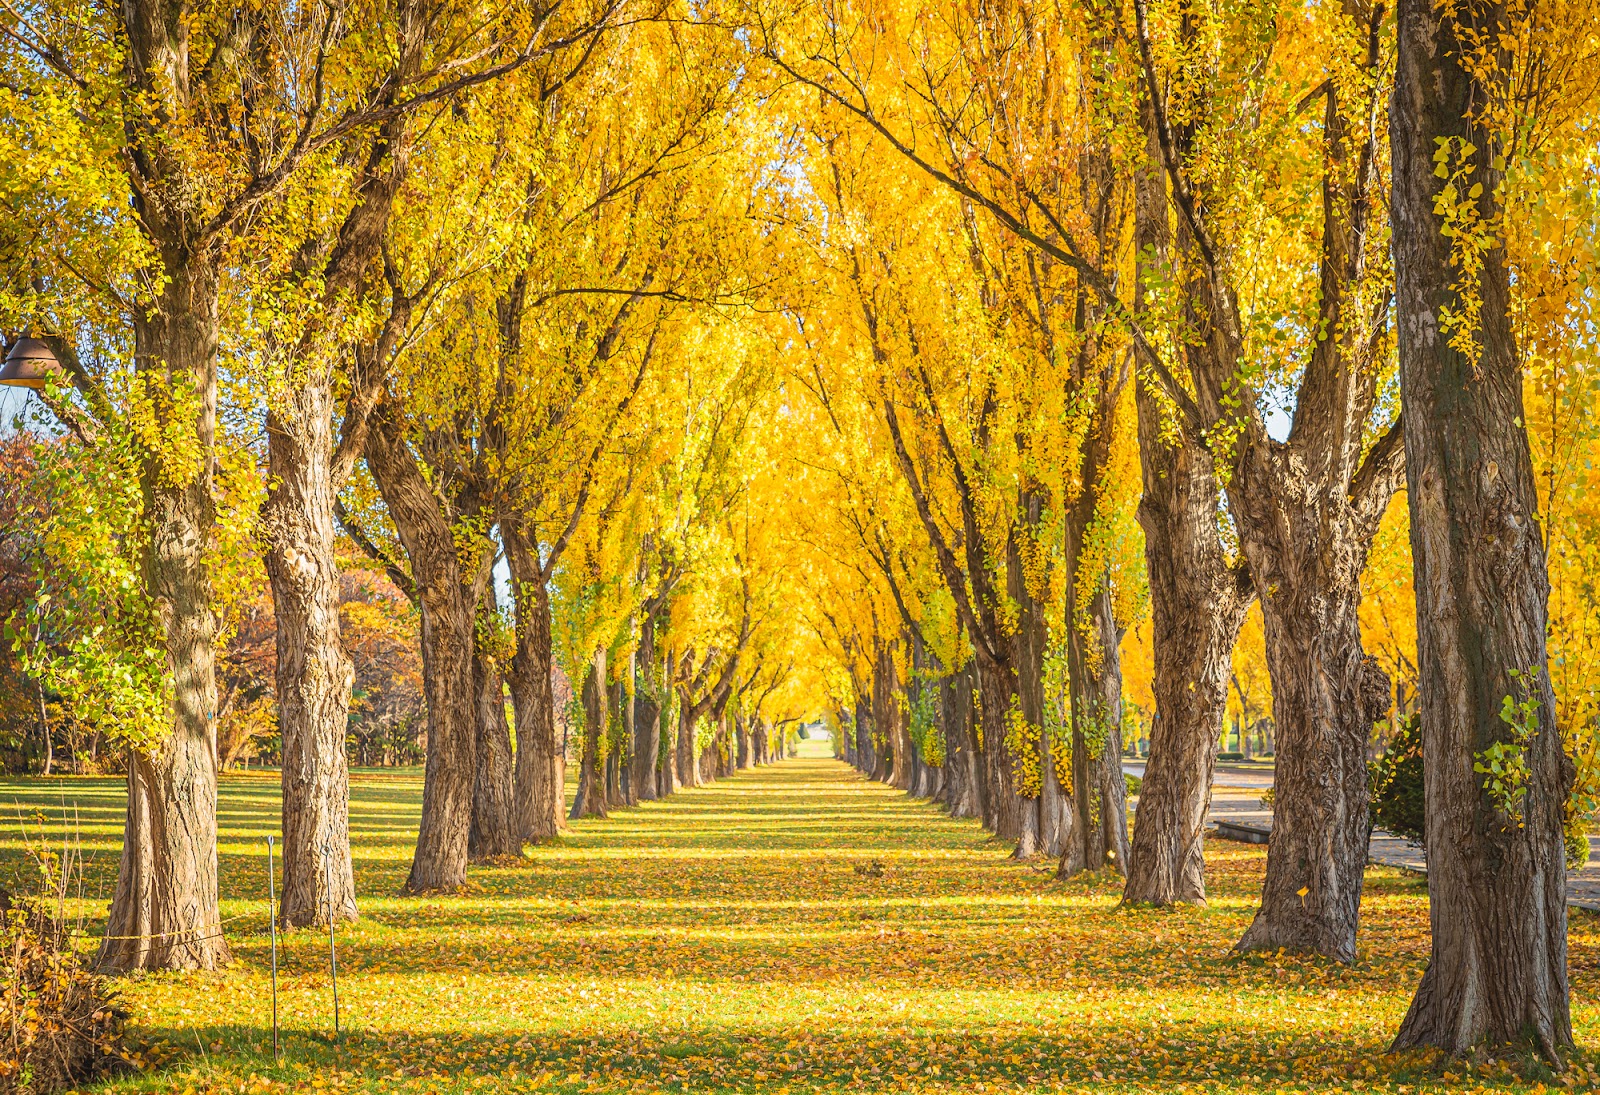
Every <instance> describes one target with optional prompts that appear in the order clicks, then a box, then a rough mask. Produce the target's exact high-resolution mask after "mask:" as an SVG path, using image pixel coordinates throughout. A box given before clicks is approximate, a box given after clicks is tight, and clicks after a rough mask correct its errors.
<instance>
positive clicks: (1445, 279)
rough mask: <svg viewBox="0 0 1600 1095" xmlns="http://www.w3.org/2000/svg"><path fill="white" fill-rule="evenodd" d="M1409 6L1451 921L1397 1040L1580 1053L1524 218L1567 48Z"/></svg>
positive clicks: (1431, 863)
mask: <svg viewBox="0 0 1600 1095" xmlns="http://www.w3.org/2000/svg"><path fill="white" fill-rule="evenodd" d="M1398 23H1399V55H1398V62H1397V70H1396V77H1395V87H1394V94H1393V97H1392V99H1391V101H1390V113H1391V118H1390V141H1391V144H1392V148H1393V181H1394V189H1393V197H1392V204H1391V210H1392V212H1391V216H1392V220H1393V232H1394V253H1395V282H1396V319H1397V326H1398V329H1399V338H1400V361H1401V383H1402V385H1403V390H1404V399H1405V441H1406V446H1405V447H1406V468H1407V479H1408V484H1409V490H1410V503H1411V505H1410V513H1411V546H1412V557H1413V561H1414V565H1415V571H1416V579H1415V585H1416V599H1417V655H1418V660H1417V666H1418V670H1419V674H1420V697H1419V698H1420V701H1421V717H1422V735H1423V755H1424V757H1425V766H1424V783H1425V794H1426V817H1427V849H1428V897H1429V907H1430V919H1431V922H1432V928H1433V932H1432V953H1431V955H1430V959H1429V962H1428V968H1427V971H1426V972H1425V973H1424V975H1423V978H1422V983H1421V985H1420V986H1419V987H1418V989H1417V994H1416V997H1415V999H1414V1000H1413V1001H1412V1004H1411V1008H1410V1010H1409V1011H1408V1012H1407V1014H1406V1017H1405V1021H1404V1022H1403V1023H1402V1024H1401V1027H1400V1032H1399V1034H1398V1035H1397V1036H1396V1038H1395V1045H1396V1046H1397V1047H1403V1046H1415V1045H1434V1046H1439V1047H1441V1048H1443V1049H1445V1050H1446V1051H1448V1052H1451V1053H1463V1052H1465V1051H1467V1050H1468V1049H1470V1048H1473V1047H1475V1046H1477V1045H1478V1044H1480V1043H1484V1042H1487V1043H1491V1044H1505V1043H1509V1042H1514V1041H1517V1040H1520V1039H1523V1038H1526V1037H1528V1036H1529V1035H1531V1036H1532V1037H1533V1038H1534V1039H1535V1040H1536V1041H1537V1042H1538V1044H1539V1047H1540V1048H1541V1049H1542V1051H1543V1052H1544V1053H1545V1054H1546V1056H1548V1057H1549V1058H1550V1059H1551V1060H1553V1061H1559V1060H1560V1050H1561V1047H1563V1046H1565V1045H1568V1044H1570V1043H1571V1041H1572V1021H1571V1016H1570V1009H1569V1002H1568V985H1567V915H1566V913H1567V902H1566V871H1565V856H1564V852H1563V843H1562V815H1563V808H1564V804H1565V799H1566V796H1567V793H1568V789H1569V787H1570V784H1571V780H1572V769H1571V765H1570V762H1569V761H1568V760H1567V758H1566V756H1565V755H1564V753H1563V751H1562V742H1561V734H1560V732H1559V730H1558V727H1557V725H1556V721H1555V710H1556V708H1555V697H1554V695H1553V693H1552V690H1551V686H1550V677H1549V667H1548V658H1547V654H1546V648H1545V637H1546V628H1547V624H1548V616H1547V603H1546V602H1547V595H1548V591H1549V581H1548V577H1547V574H1546V563H1545V553H1544V544H1543V540H1542V537H1541V533H1540V527H1539V514H1538V489H1537V485H1536V482H1535V479H1534V474H1533V462H1532V459H1531V456H1530V451H1529V446H1528V438H1527V434H1526V432H1525V425H1524V423H1525V418H1524V409H1523V372H1522V360H1521V357H1520V354H1519V348H1518V345H1517V339H1516V337H1515V332H1514V330H1513V325H1512V312H1513V310H1514V308H1515V307H1516V295H1515V290H1514V289H1513V286H1512V281H1511V265H1512V263H1511V260H1510V258H1509V256H1508V253H1507V247H1506V238H1505V234H1504V233H1505V229H1504V227H1503V224H1504V221H1503V217H1504V213H1505V210H1506V208H1507V205H1508V203H1509V201H1510V200H1511V199H1512V198H1513V196H1514V194H1515V191H1514V190H1513V189H1512V188H1511V187H1510V186H1508V184H1507V178H1506V170H1507V166H1508V162H1509V163H1510V164H1511V165H1512V167H1513V169H1515V160H1516V156H1517V153H1518V152H1519V151H1520V150H1519V149H1518V147H1517V139H1516V134H1517V133H1518V131H1519V129H1522V127H1521V126H1520V125H1519V123H1520V122H1521V121H1523V120H1524V116H1523V115H1522V113H1521V110H1522V109H1523V108H1526V107H1528V106H1531V105H1532V104H1531V103H1530V102H1528V101H1526V100H1524V99H1522V98H1521V95H1522V93H1523V91H1524V88H1523V87H1520V86H1519V81H1518V70H1519V67H1520V65H1522V64H1529V63H1531V64H1541V63H1544V62H1545V61H1546V59H1545V58H1544V57H1542V56H1541V55H1540V52H1541V51H1540V49H1539V45H1538V44H1537V43H1538V42H1539V36H1540V33H1541V32H1540V30H1539V29H1537V28H1536V27H1535V25H1534V23H1533V16H1532V14H1531V13H1530V12H1529V11H1528V10H1527V9H1523V8H1514V7H1512V6H1510V5H1505V4H1500V3H1494V2H1477V3H1472V4H1467V5H1461V6H1458V7H1453V8H1450V9H1447V10H1446V11H1445V12H1443V13H1442V14H1441V13H1440V12H1439V11H1438V10H1436V9H1435V8H1433V7H1432V6H1431V5H1429V4H1427V3H1420V2H1418V0H1400V4H1399V7H1398ZM1545 33H1548V32H1545ZM1562 33H1565V31H1563V32H1562ZM1530 39H1531V40H1532V42H1533V43H1535V44H1534V45H1533V48H1532V51H1531V55H1528V56H1522V55H1520V53H1519V51H1520V50H1524V49H1529V45H1530ZM1522 131H1523V132H1524V133H1526V130H1522Z"/></svg>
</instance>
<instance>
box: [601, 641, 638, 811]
mask: <svg viewBox="0 0 1600 1095" xmlns="http://www.w3.org/2000/svg"><path fill="white" fill-rule="evenodd" d="M618 668H621V669H623V672H622V673H619V674H618V675H617V679H616V680H615V681H613V682H612V683H611V688H610V692H611V703H610V706H611V718H612V723H611V727H610V731H609V732H608V734H607V735H606V740H607V744H608V746H609V748H608V749H607V750H606V805H607V806H609V807H611V808H612V809H614V810H615V809H621V808H623V807H626V806H628V805H630V803H629V802H628V796H627V793H626V790H625V789H624V788H623V786H622V775H623V767H624V765H625V763H626V762H627V760H628V758H627V757H626V756H625V755H624V751H625V749H626V748H627V746H628V744H629V743H631V742H632V741H633V705H632V704H631V703H629V702H628V689H627V685H626V684H625V683H624V682H625V681H626V679H627V678H629V677H631V676H632V675H633V664H632V658H631V657H630V658H629V664H628V665H627V666H626V667H621V666H619V667H618Z"/></svg>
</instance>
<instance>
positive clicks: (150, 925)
mask: <svg viewBox="0 0 1600 1095" xmlns="http://www.w3.org/2000/svg"><path fill="white" fill-rule="evenodd" d="M163 258H164V259H165V260H166V261H165V263H164V265H163V270H164V273H165V276H166V282H165V284H164V285H163V287H162V290H161V297H160V300H159V302H158V304H157V306H156V307H155V308H154V309H151V310H150V311H148V312H147V311H144V310H142V309H141V310H138V311H137V312H136V315H135V318H134V341H135V347H136V358H135V360H136V361H137V363H138V365H139V369H140V372H141V373H148V374H151V375H152V378H153V379H154V382H155V383H154V384H153V388H154V389H155V390H156V391H161V390H163V389H165V390H168V391H171V390H174V388H181V387H184V386H187V387H189V388H190V389H191V390H192V391H194V392H195V393H196V394H197V396H198V397H199V399H200V409H199V412H198V414H197V415H196V417H195V420H194V422H193V433H192V434H191V438H192V439H193V440H195V441H196V442H198V446H199V458H198V459H197V460H196V461H195V466H194V467H191V468H184V467H181V466H174V464H173V462H172V461H171V459H170V458H168V457H167V456H165V455H164V454H162V453H156V452H149V453H142V454H141V468H140V479H141V482H142V486H143V493H144V510H145V511H144V523H145V531H146V535H147V536H148V542H147V544H146V546H145V551H144V560H143V562H144V575H143V578H144V584H145V588H146V589H147V591H148V592H149V595H150V598H151V600H152V602H153V603H154V605H155V610H156V613H157V616H158V618H159V620H160V623H161V630H162V634H163V635H164V636H165V637H166V661H167V672H168V673H169V674H170V675H171V680H172V706H171V708H170V714H171V720H172V721H171V726H170V729H169V733H168V736H167V738H166V740H165V741H163V742H161V743H160V744H158V745H155V746H154V747H152V749H151V752H150V755H149V756H140V755H138V754H137V753H136V754H135V755H134V756H133V758H132V760H131V761H130V763H129V788H128V791H129V793H128V804H127V820H126V824H125V826H124V831H123V847H122V859H121V861H120V863H119V865H118V869H117V889H116V895H115V897H114V898H113V899H112V903H111V913H110V916H109V918H108V920H107V923H106V937H105V942H104V945H103V946H102V948H101V951H100V958H99V964H100V966H101V968H102V969H105V970H108V971H117V972H121V971H128V970H136V969H215V968H217V967H218V966H221V965H224V964H226V963H227V962H228V960H229V953H228V944H227V942H226V941H225V940H224V939H223V937H222V924H221V919H220V917H219V915H218V912H217V742H216V721H215V720H216V712H217V684H216V666H215V657H216V654H215V649H214V643H215V638H216V615H215V612H214V611H213V609H212V604H211V576H210V572H209V568H208V566H207V562H206V556H207V553H208V550H209V547H210V543H211V536H212V526H213V524H214V522H215V511H214V508H213V505H212V493H211V468H212V462H213V454H214V451H215V428H216V390H217V379H216V362H217V327H218V323H217V279H216V273H215V271H213V270H211V269H210V268H209V267H205V266H201V265H198V264H191V263H190V262H189V261H187V259H188V256H187V255H185V254H182V253H175V254H170V255H164V256H163ZM174 477H176V478H177V479H178V482H176V483H174V482H173V480H174ZM144 936H151V937H153V938H125V937H144Z"/></svg>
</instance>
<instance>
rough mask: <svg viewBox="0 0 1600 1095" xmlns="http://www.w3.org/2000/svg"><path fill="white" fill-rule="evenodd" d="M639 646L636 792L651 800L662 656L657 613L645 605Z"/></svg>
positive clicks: (640, 797) (658, 745)
mask: <svg viewBox="0 0 1600 1095" xmlns="http://www.w3.org/2000/svg"><path fill="white" fill-rule="evenodd" d="M640 620H641V623H640V628H639V649H638V651H637V654H636V658H635V662H634V664H635V667H636V672H635V676H634V686H633V758H632V761H633V770H632V773H631V778H632V781H633V784H632V791H633V796H634V798H635V799H636V800H638V801H644V802H648V801H651V800H653V799H655V798H656V797H657V796H656V769H657V767H658V766H659V762H660V754H661V703H660V701H659V700H658V699H657V697H658V696H659V695H660V694H661V688H662V683H663V682H662V677H661V664H660V656H659V655H658V654H657V652H656V614H655V612H653V611H651V609H650V606H649V605H646V606H645V608H644V611H643V612H642V613H641V614H640Z"/></svg>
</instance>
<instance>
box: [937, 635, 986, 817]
mask: <svg viewBox="0 0 1600 1095" xmlns="http://www.w3.org/2000/svg"><path fill="white" fill-rule="evenodd" d="M940 692H941V693H942V696H941V699H942V701H943V708H944V712H943V713H944V732H945V760H944V765H945V773H946V776H945V804H946V805H947V806H948V807H949V808H950V816H951V817H976V818H981V817H983V776H982V758H981V757H979V756H978V750H977V743H976V741H975V740H974V738H973V713H972V663H971V662H968V663H967V665H966V666H964V667H963V668H961V669H960V670H958V671H957V672H955V673H952V674H950V675H949V676H947V677H946V678H944V680H943V682H942V683H941V686H940Z"/></svg>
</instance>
